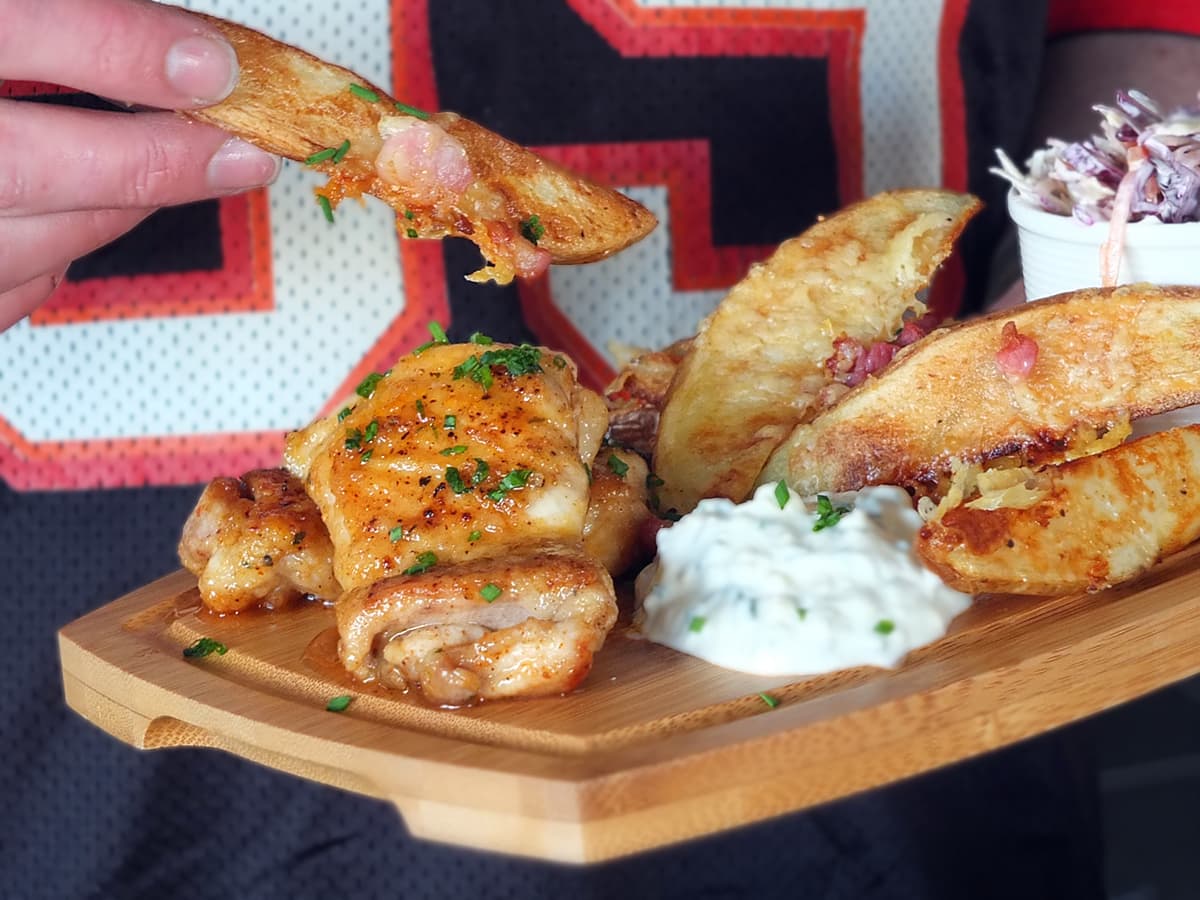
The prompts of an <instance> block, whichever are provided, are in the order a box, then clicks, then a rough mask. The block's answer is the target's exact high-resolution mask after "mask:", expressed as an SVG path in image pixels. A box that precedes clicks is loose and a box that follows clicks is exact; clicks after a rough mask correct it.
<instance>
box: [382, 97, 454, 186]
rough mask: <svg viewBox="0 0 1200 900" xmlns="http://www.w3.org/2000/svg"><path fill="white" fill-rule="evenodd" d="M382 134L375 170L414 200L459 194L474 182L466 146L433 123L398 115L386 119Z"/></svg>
mask: <svg viewBox="0 0 1200 900" xmlns="http://www.w3.org/2000/svg"><path fill="white" fill-rule="evenodd" d="M380 133H381V134H382V135H383V138H384V141H383V147H382V148H381V149H380V151H379V155H378V156H377V157H376V158H375V168H376V171H378V172H379V177H380V178H382V179H383V180H384V181H386V182H387V183H388V184H393V185H396V186H397V187H402V188H404V190H405V191H406V192H407V193H408V194H409V195H410V196H411V197H412V199H413V200H415V201H418V202H433V201H435V200H438V199H441V198H444V197H447V196H450V197H457V196H459V195H460V194H462V193H463V192H464V191H465V190H466V189H467V188H469V187H470V186H471V184H472V183H473V182H474V181H475V173H474V172H472V171H471V163H470V161H469V159H468V158H467V151H466V148H465V147H463V145H462V144H461V143H459V141H458V140H457V139H455V138H454V137H452V136H451V135H450V134H448V133H447V132H446V131H445V130H443V129H442V128H440V127H439V126H437V125H435V124H434V123H433V122H425V121H422V120H420V119H413V118H410V117H408V116H403V117H401V116H397V117H393V118H388V119H385V120H383V122H381V123H380Z"/></svg>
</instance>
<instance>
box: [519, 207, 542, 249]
mask: <svg viewBox="0 0 1200 900" xmlns="http://www.w3.org/2000/svg"><path fill="white" fill-rule="evenodd" d="M545 233H546V226H545V225H543V224H542V220H541V219H539V218H538V217H537V215H536V214H534V215H532V216H530V217H529V218H528V219H526V220H525V221H524V222H522V223H521V237H523V238H525V240H527V241H529V243H531V244H537V242H538V241H540V240H541V239H542V237H543V235H545Z"/></svg>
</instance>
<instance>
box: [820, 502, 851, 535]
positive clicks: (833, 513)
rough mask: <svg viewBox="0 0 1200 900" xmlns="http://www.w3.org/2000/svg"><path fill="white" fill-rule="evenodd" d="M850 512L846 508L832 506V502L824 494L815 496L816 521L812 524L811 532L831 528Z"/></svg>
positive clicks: (848, 508)
mask: <svg viewBox="0 0 1200 900" xmlns="http://www.w3.org/2000/svg"><path fill="white" fill-rule="evenodd" d="M848 512H850V507H848V506H834V505H833V501H832V500H830V499H829V498H828V497H826V496H825V495H824V494H818V495H817V521H815V522H814V523H813V527H812V530H813V531H822V530H824V529H826V528H832V527H833V526H834V525H836V524H837V523H838V522H840V521H842V517H843V516H844V515H846V513H848Z"/></svg>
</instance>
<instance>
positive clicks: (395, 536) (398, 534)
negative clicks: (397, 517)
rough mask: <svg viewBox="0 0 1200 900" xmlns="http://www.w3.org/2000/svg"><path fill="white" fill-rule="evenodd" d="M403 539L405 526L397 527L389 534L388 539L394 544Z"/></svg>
mask: <svg viewBox="0 0 1200 900" xmlns="http://www.w3.org/2000/svg"><path fill="white" fill-rule="evenodd" d="M402 537H404V526H403V525H397V526H396V527H395V528H393V529H392V530H391V531H389V532H388V539H389V540H390V541H391V542H392V543H393V544H394V543H396V541H398V540H400V539H401V538H402Z"/></svg>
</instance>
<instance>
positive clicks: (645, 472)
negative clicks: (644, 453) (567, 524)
mask: <svg viewBox="0 0 1200 900" xmlns="http://www.w3.org/2000/svg"><path fill="white" fill-rule="evenodd" d="M591 470H592V488H591V492H590V494H589V497H588V510H587V517H586V518H585V519H584V523H583V550H584V553H586V554H587V555H588V556H590V557H592V558H593V559H598V560H600V562H601V563H603V565H604V567H605V568H606V569H608V571H609V573H610V574H612V575H614V576H616V575H621V574H622V573H624V572H627V571H629V570H630V569H631V568H632V567H633V566H635V565H636V564H638V563H639V562H644V561H647V560H648V558H649V556H650V555H652V553H653V546H652V545H649V543H648V542H647V541H643V540H641V539H640V538H641V537H642V536H644V535H645V534H646V533H647V532H646V529H647V526H648V525H649V523H650V522H652V521H653V520H654V519H655V518H656V517H655V515H654V513H653V512H651V510H650V506H649V502H648V501H649V493H650V492H649V488H648V487H647V485H646V479H647V477H648V476H649V474H650V468H649V466H647V465H646V461H645V460H644V459H642V458H641V457H640V456H639V455H638V454H636V453H634V452H633V451H632V450H623V449H619V448H603V449H601V451H600V454H599V455H598V456H597V457H596V461H595V462H594V463H593V464H592V467H591Z"/></svg>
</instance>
